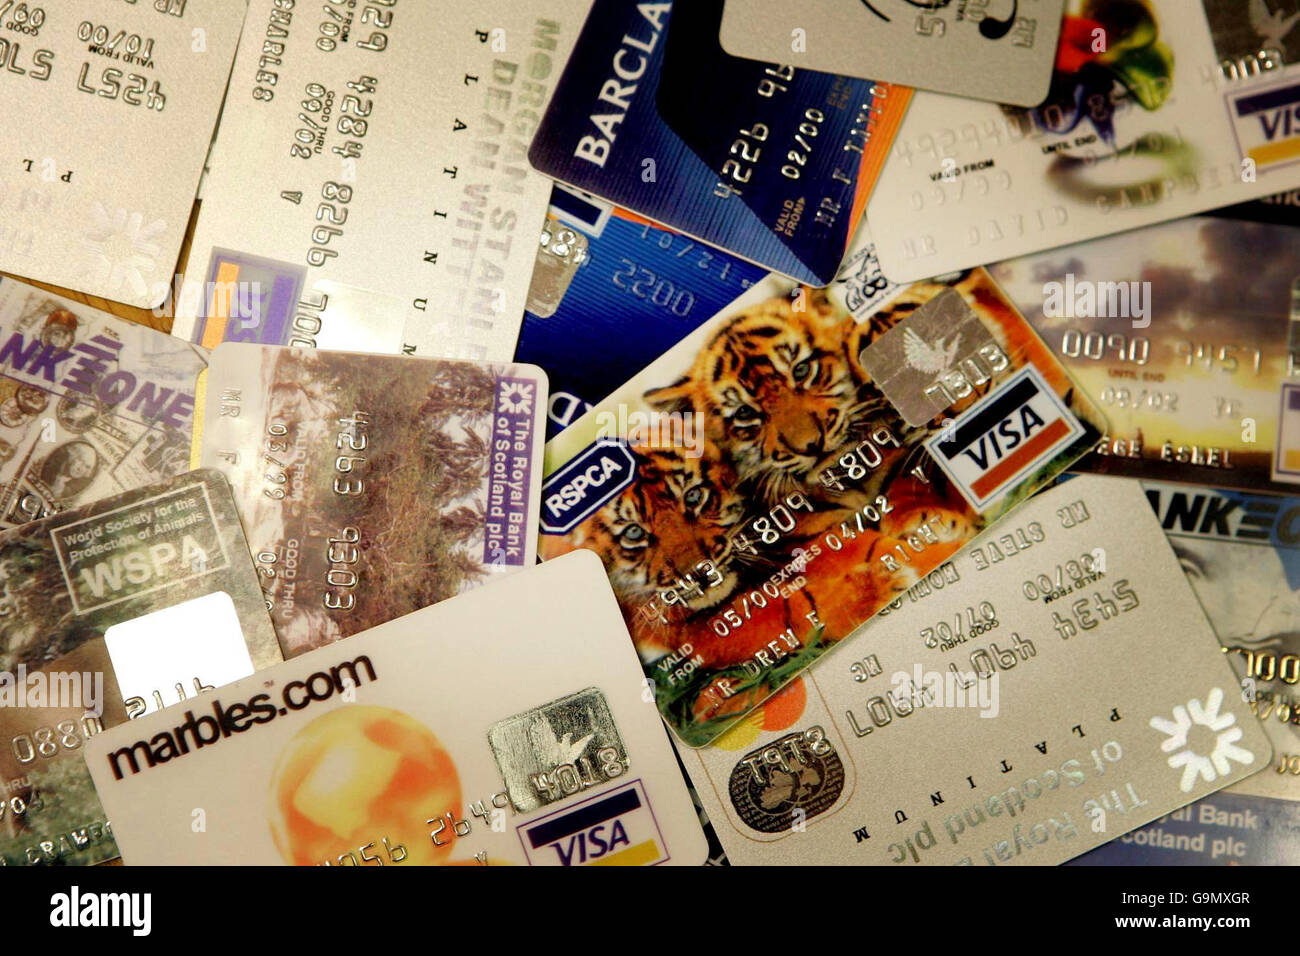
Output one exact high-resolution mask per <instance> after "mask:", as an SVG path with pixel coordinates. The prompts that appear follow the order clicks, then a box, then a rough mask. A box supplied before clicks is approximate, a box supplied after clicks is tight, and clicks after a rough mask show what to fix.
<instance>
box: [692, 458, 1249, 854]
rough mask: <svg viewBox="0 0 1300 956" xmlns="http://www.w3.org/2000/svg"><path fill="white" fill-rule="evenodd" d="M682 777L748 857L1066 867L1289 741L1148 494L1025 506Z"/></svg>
mask: <svg viewBox="0 0 1300 956" xmlns="http://www.w3.org/2000/svg"><path fill="white" fill-rule="evenodd" d="M843 643H844V647H843V648H842V649H841V650H840V651H839V652H838V653H836V654H835V655H834V656H833V657H830V658H827V659H826V660H825V661H823V662H822V663H821V664H819V665H818V666H817V667H815V668H813V669H811V670H809V671H806V672H805V673H804V674H803V675H802V677H800V678H799V679H798V681H796V682H795V683H794V684H791V685H789V686H788V687H787V688H786V689H785V690H783V691H782V692H781V693H780V694H779V695H777V696H775V697H773V698H772V699H771V700H770V701H768V703H767V704H765V705H764V706H763V707H761V708H759V709H758V710H755V711H754V712H753V713H752V714H750V716H749V717H748V718H746V719H745V720H744V721H743V722H742V723H740V724H738V725H737V726H736V727H735V728H733V729H732V730H730V731H728V732H727V733H726V734H724V735H723V736H721V737H719V738H717V739H716V740H715V741H714V746H712V747H706V748H703V749H700V750H690V751H687V750H683V751H682V760H683V762H684V763H685V764H686V769H687V771H688V773H689V774H690V777H691V779H692V781H693V782H694V784H695V788H696V792H697V793H698V794H699V797H700V799H701V801H702V802H703V804H704V808H705V810H706V811H707V813H708V815H709V819H710V820H711V821H712V823H713V826H714V828H715V829H716V831H717V833H718V836H719V838H720V839H721V841H722V845H723V847H724V848H725V849H726V851H727V856H728V858H729V859H730V860H731V861H732V862H733V863H736V864H740V865H754V864H764V863H772V862H775V861H777V860H779V861H781V862H782V863H785V864H791V863H795V864H799V863H818V864H823V865H824V864H828V863H829V864H866V865H873V864H874V865H884V866H917V865H922V866H925V865H954V864H955V865H974V866H1003V865H1017V864H1019V865H1039V866H1042V865H1053V864H1057V863H1061V862H1064V861H1065V860H1068V859H1070V858H1071V857H1075V856H1078V855H1079V854H1081V853H1085V852H1086V851H1088V850H1091V849H1093V848H1095V847H1098V846H1100V845H1101V844H1103V843H1106V842H1107V841H1110V840H1113V839H1115V838H1116V837H1118V836H1120V834H1123V833H1127V832H1128V831H1130V830H1133V829H1134V828H1136V827H1141V826H1143V825H1145V824H1147V823H1149V822H1150V821H1152V820H1154V819H1156V818H1158V817H1162V816H1164V815H1166V814H1169V813H1171V812H1173V811H1177V810H1178V809H1179V808H1181V807H1183V806H1185V805H1187V804H1189V803H1192V802H1193V801H1195V800H1200V799H1202V798H1204V797H1206V796H1207V795H1209V794H1212V793H1215V792H1216V791H1220V790H1222V789H1223V788H1224V787H1225V786H1228V785H1234V784H1235V785H1240V782H1242V781H1245V782H1248V781H1250V780H1251V779H1253V777H1252V776H1251V775H1258V774H1265V773H1267V772H1268V771H1267V770H1266V769H1265V768H1267V767H1268V766H1269V763H1270V754H1271V752H1272V749H1273V748H1272V745H1271V744H1270V741H1269V736H1268V734H1266V733H1265V731H1264V728H1263V727H1261V726H1260V723H1259V721H1258V720H1256V719H1255V718H1254V716H1253V715H1252V713H1251V706H1250V703H1249V702H1248V701H1247V700H1246V699H1245V696H1244V695H1243V693H1242V689H1241V687H1240V686H1239V685H1238V682H1237V679H1236V676H1235V675H1234V674H1233V672H1232V668H1231V667H1230V666H1229V665H1228V662H1227V661H1226V660H1225V657H1224V655H1223V653H1221V651H1220V649H1219V641H1218V640H1217V639H1216V637H1215V634H1214V631H1213V630H1212V628H1211V626H1210V622H1209V621H1207V620H1206V616H1205V614H1204V612H1203V611H1202V610H1201V607H1200V605H1199V604H1198V603H1197V600H1196V596H1195V595H1194V594H1193V593H1192V589H1191V588H1190V587H1189V585H1188V581H1187V578H1186V577H1185V576H1184V574H1183V572H1182V570H1181V569H1180V567H1179V562H1178V560H1177V559H1176V558H1175V556H1174V553H1173V552H1172V551H1171V549H1170V548H1169V546H1168V544H1166V542H1165V535H1164V533H1163V532H1162V530H1161V527H1160V522H1159V521H1158V520H1157V518H1156V516H1155V515H1154V514H1153V513H1152V511H1151V508H1150V506H1149V505H1148V504H1147V501H1146V500H1145V497H1144V492H1143V489H1142V487H1141V486H1140V485H1139V483H1138V482H1135V481H1129V480H1127V479H1120V478H1106V477H1100V476H1091V475H1090V476H1085V477H1080V478H1076V479H1073V480H1071V481H1069V482H1066V483H1064V484H1062V485H1060V486H1059V487H1055V488H1051V489H1049V490H1047V491H1044V492H1043V493H1042V494H1040V495H1036V496H1035V497H1034V498H1032V499H1031V500H1029V501H1027V502H1026V503H1025V505H1024V507H1022V508H1021V509H1020V510H1019V511H1017V512H1016V514H1014V515H1013V516H1011V517H1009V518H1007V519H1006V520H1005V521H1003V522H1001V523H1000V524H999V525H998V527H997V529H996V531H995V532H994V533H993V534H990V535H988V536H986V537H985V538H983V539H982V540H980V541H974V542H969V543H967V544H965V545H964V546H963V547H961V548H960V549H959V550H958V551H956V552H955V553H953V554H952V555H951V556H950V557H949V559H948V560H946V561H945V562H944V563H943V564H942V565H940V566H939V567H937V568H935V569H934V570H933V571H931V572H930V573H929V574H928V575H926V576H925V577H924V578H921V579H918V580H917V582H916V583H915V584H914V585H913V586H912V587H911V588H909V589H907V591H906V592H904V593H900V594H898V595H896V596H895V597H894V599H893V600H892V601H891V602H890V603H889V605H888V606H887V608H886V609H885V611H884V612H882V614H881V615H880V616H879V617H878V618H876V620H874V621H872V622H871V623H870V624H868V625H867V626H866V627H864V628H862V629H861V630H859V631H858V632H857V633H855V634H854V635H853V636H852V637H850V638H848V639H847V640H845V641H844V642H843Z"/></svg>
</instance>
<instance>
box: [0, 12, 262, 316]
mask: <svg viewBox="0 0 1300 956" xmlns="http://www.w3.org/2000/svg"><path fill="white" fill-rule="evenodd" d="M243 16H244V10H243V7H242V6H241V5H240V4H238V3H229V2H227V0H189V2H188V3H166V2H162V3H140V4H138V5H136V4H124V3H115V2H112V0H61V2H59V3H47V4H31V3H27V4H23V3H19V4H13V3H9V4H5V3H0V54H2V55H3V59H4V64H5V70H4V97H5V100H6V102H9V103H11V104H15V105H16V104H22V110H21V112H22V117H23V123H22V127H23V128H22V135H15V136H10V137H8V138H7V139H6V142H5V145H4V146H3V147H0V270H3V271H5V272H14V273H17V274H19V275H23V276H28V277H30V278H33V279H38V280H40V281H43V282H49V283H53V284H54V285H57V286H62V287H65V288H69V289H76V290H77V291H79V292H85V293H87V294H89V295H93V296H101V297H103V298H105V299H112V300H114V301H118V302H125V303H127V304H129V305H133V306H138V307H142V308H149V307H151V306H155V305H157V304H158V303H160V302H161V301H162V300H163V298H164V297H165V296H166V294H167V290H168V289H169V288H170V287H171V285H172V273H173V271H174V269H175V266H176V260H177V259H178V258H179V257H180V251H181V241H182V239H183V238H184V236H185V229H186V226H187V224H188V223H189V219H190V211H191V209H192V207H193V205H194V193H195V190H196V189H197V187H198V181H199V176H200V174H201V173H202V172H203V157H204V154H205V150H206V147H207V144H208V141H209V140H210V139H211V138H212V131H213V128H214V127H215V126H216V122H217V114H218V112H219V111H220V109H221V96H222V92H223V91H224V90H225V87H226V79H227V77H228V76H229V75H230V63H231V60H232V59H233V58H234V55H235V45H236V43H237V42H238V40H239V28H240V24H241V23H242V22H243Z"/></svg>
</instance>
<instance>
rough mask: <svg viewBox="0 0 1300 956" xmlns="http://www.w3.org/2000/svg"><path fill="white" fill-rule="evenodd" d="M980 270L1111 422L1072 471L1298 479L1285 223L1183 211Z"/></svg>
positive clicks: (1297, 483)
mask: <svg viewBox="0 0 1300 956" xmlns="http://www.w3.org/2000/svg"><path fill="white" fill-rule="evenodd" d="M989 271H990V273H991V274H992V275H993V277H994V278H995V279H996V280H997V281H998V283H999V284H1000V285H1001V286H1002V288H1003V290H1004V291H1005V292H1006V293H1007V295H1008V296H1009V297H1010V298H1011V300H1012V301H1013V302H1015V303H1016V305H1017V307H1018V308H1019V309H1020V311H1021V312H1022V313H1023V314H1024V315H1025V317H1026V318H1027V319H1028V320H1029V322H1030V324H1032V325H1033V326H1034V328H1035V329H1037V331H1038V333H1039V334H1040V335H1041V336H1042V337H1043V339H1044V341H1046V342H1047V344H1048V346H1049V347H1051V349H1052V350H1053V351H1054V352H1055V353H1056V355H1057V357H1058V358H1059V359H1060V361H1061V362H1062V363H1063V364H1064V365H1065V367H1066V368H1067V369H1069V370H1070V373H1071V374H1072V375H1074V377H1075V378H1076V379H1077V380H1078V381H1079V384H1080V385H1081V386H1082V387H1083V388H1084V389H1085V390H1086V391H1087V392H1088V394H1089V395H1091V396H1092V398H1093V399H1094V400H1095V401H1097V403H1098V404H1099V405H1100V406H1101V408H1102V410H1103V411H1104V412H1105V413H1106V417H1107V418H1108V419H1109V420H1110V423H1111V429H1110V432H1109V433H1108V434H1107V435H1106V436H1105V438H1104V439H1103V440H1102V441H1100V442H1098V444H1097V448H1096V450H1095V452H1094V454H1091V455H1088V456H1086V457H1085V458H1082V459H1080V461H1078V462H1077V463H1076V464H1075V465H1074V466H1072V467H1073V468H1074V469H1075V470H1081V471H1092V472H1099V473H1104V474H1117V475H1125V476H1127V477H1130V478H1151V479H1157V480H1168V481H1188V482H1192V483H1193V484H1210V485H1220V486H1224V487H1232V488H1241V489H1243V490H1252V491H1269V492H1275V493H1281V494H1291V493H1294V492H1295V491H1296V490H1297V489H1298V488H1300V430H1297V429H1295V428H1293V427H1292V426H1293V424H1294V423H1296V422H1297V421H1298V420H1300V412H1297V411H1295V410H1292V409H1291V408H1290V405H1289V400H1288V397H1287V396H1288V394H1289V393H1288V389H1290V388H1293V387H1294V386H1291V385H1287V384H1285V383H1286V382H1287V380H1288V379H1289V378H1290V377H1291V376H1293V375H1294V374H1295V372H1296V370H1297V368H1298V367H1300V366H1298V365H1297V363H1298V362H1300V335H1297V334H1296V333H1295V332H1293V331H1291V330H1292V329H1293V328H1296V327H1298V324H1297V321H1296V318H1297V315H1298V314H1300V313H1298V312H1297V306H1296V301H1297V300H1296V299H1295V294H1294V292H1293V284H1294V282H1295V280H1296V277H1297V276H1300V233H1297V232H1296V230H1294V229H1292V228H1290V227H1288V226H1281V225H1270V224H1265V223H1252V222H1241V221H1236V220H1232V219H1220V218H1209V217H1199V218H1191V219H1186V220H1182V221H1179V222H1171V223H1165V224H1162V225H1159V226H1150V227H1147V228H1145V229H1141V230H1138V231H1135V232H1131V233H1125V234H1123V235H1119V236H1110V237H1108V238H1105V239H1098V240H1093V241H1092V242H1087V243H1080V244H1078V245H1073V246H1067V247H1065V248H1063V249H1057V250H1054V251H1052V252H1049V253H1040V254H1038V255H1034V256H1026V257H1024V258H1021V259H1014V260H1011V261H1008V262H1001V263H998V264H997V265H994V266H990V267H989ZM1297 407H1298V408H1300V403H1297Z"/></svg>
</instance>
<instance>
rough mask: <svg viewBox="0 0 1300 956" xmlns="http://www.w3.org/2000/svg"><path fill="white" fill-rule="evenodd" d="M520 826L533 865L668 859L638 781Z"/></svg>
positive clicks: (623, 863) (642, 863) (634, 863)
mask: <svg viewBox="0 0 1300 956" xmlns="http://www.w3.org/2000/svg"><path fill="white" fill-rule="evenodd" d="M518 831H519V838H520V839H521V840H522V841H523V844H524V855H525V856H527V857H528V862H529V864H530V865H532V866H653V865H654V864H656V863H663V862H664V861H665V860H667V859H668V851H667V849H666V848H665V847H664V837H663V834H662V833H661V832H660V831H659V822H658V821H657V820H656V819H655V815H654V812H653V811H652V810H651V809H650V802H649V801H648V800H647V799H646V795H645V789H644V788H643V787H642V786H641V781H640V780H633V781H631V782H630V783H628V784H626V785H625V786H622V787H619V788H618V789H617V790H612V791H610V792H608V793H605V794H602V795H601V796H599V797H593V798H592V799H590V800H584V801H583V802H582V803H579V804H577V805H575V806H574V807H572V808H569V809H565V810H561V811H558V812H556V813H552V814H550V815H548V816H545V817H542V818H541V819H540V820H535V821H533V822H532V823H525V824H524V825H522V826H520V827H519V828H518Z"/></svg>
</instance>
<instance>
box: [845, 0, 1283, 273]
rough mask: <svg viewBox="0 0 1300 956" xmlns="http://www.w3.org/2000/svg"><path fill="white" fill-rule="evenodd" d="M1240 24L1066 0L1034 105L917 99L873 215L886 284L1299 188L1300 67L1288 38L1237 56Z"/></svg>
mask: <svg viewBox="0 0 1300 956" xmlns="http://www.w3.org/2000/svg"><path fill="white" fill-rule="evenodd" d="M1275 6H1279V5H1277V4H1275ZM1243 13H1244V11H1243V5H1242V3H1241V2H1240V0H1202V2H1201V3H1197V2H1191V0H1070V2H1069V3H1068V5H1067V8H1066V16H1065V20H1064V25H1063V27H1062V39H1061V43H1060V46H1059V49H1058V54H1057V67H1056V73H1055V77H1054V79H1053V81H1052V89H1051V92H1050V94H1049V95H1048V97H1047V100H1046V101H1045V102H1044V103H1043V104H1042V105H1041V106H1038V107H1036V108H1035V109H1032V110H1023V109H1019V108H1015V107H1000V106H996V105H994V104H992V103H973V102H971V101H970V100H968V99H962V98H958V97H952V96H943V95H939V94H935V93H922V94H917V95H916V96H915V97H914V99H913V103H912V106H911V109H910V111H909V112H908V115H907V119H906V120H905V122H904V123H903V126H902V128H901V129H900V130H899V133H898V137H897V142H896V145H895V148H894V152H893V155H892V156H891V157H890V161H889V162H888V163H886V164H885V168H884V170H883V172H882V173H881V175H880V177H879V182H878V183H877V184H876V190H875V192H874V193H873V195H872V197H871V200H870V203H869V206H868V209H867V219H868V220H869V221H870V223H871V229H872V232H874V233H875V234H876V236H877V237H879V238H880V240H881V242H880V247H879V249H878V253H879V256H880V263H881V266H882V268H883V269H884V272H885V275H887V276H888V277H889V278H890V279H892V280H893V281H895V282H908V281H912V280H914V279H919V278H921V277H923V276H929V275H939V274H942V273H945V272H948V271H950V270H953V269H959V268H963V267H966V266H972V265H978V264H981V263H987V262H996V261H999V260H1002V259H1009V258H1013V257H1016V256H1023V255H1027V254H1029V253H1033V252H1037V251H1039V250H1042V249H1050V248H1053V247H1055V246H1059V245H1061V244H1063V243H1066V242H1077V241H1079V240H1082V239H1090V238H1094V237H1096V236H1103V235H1108V234H1110V233H1115V232H1121V231H1123V230H1128V229H1135V228H1138V227H1140V226H1146V225H1150V224H1152V223H1156V222H1164V221H1166V220H1170V219H1177V218H1180V217H1183V216H1189V215H1192V214H1194V213H1198V212H1202V211H1204V210H1206V209H1211V208H1214V207H1216V206H1227V205H1230V204H1233V203H1239V202H1243V201H1245V200H1249V199H1255V198H1258V197H1260V196H1265V195H1268V194H1270V193H1277V192H1281V191H1284V190H1289V189H1294V188H1296V187H1297V186H1300V126H1297V127H1296V129H1294V130H1293V129H1292V111H1293V110H1294V109H1295V108H1296V106H1297V105H1300V67H1297V66H1295V65H1290V66H1287V65H1284V64H1288V63H1290V64H1294V61H1293V60H1292V59H1291V58H1290V57H1287V58H1286V59H1283V58H1282V57H1281V56H1280V55H1279V54H1278V53H1277V51H1276V49H1275V48H1274V47H1275V43H1274V41H1275V40H1276V39H1277V35H1276V34H1278V33H1281V32H1283V31H1286V30H1289V28H1288V27H1287V26H1286V25H1284V24H1281V23H1280V20H1279V22H1277V23H1274V25H1273V26H1272V27H1263V28H1261V29H1260V30H1259V31H1258V32H1257V33H1256V34H1255V38H1254V40H1253V41H1252V42H1251V43H1249V44H1247V45H1246V46H1242V35H1243V34H1242V30H1241V25H1242V20H1243ZM1207 14H1208V15H1209V19H1207ZM1280 17H1281V14H1280V13H1279V14H1277V16H1276V17H1274V18H1273V19H1275V20H1278V19H1279V18H1280ZM1270 32H1272V34H1273V35H1271V36H1270ZM1297 33H1300V31H1297ZM1099 39H1100V41H1101V42H1098V40H1099ZM1289 42H1292V43H1295V42H1300V41H1296V40H1294V39H1293V40H1290V41H1289ZM1103 47H1104V49H1103ZM1251 48H1253V49H1251ZM1247 50H1249V52H1248V53H1247V52H1245V51H1247ZM1270 51H1271V52H1270Z"/></svg>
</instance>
